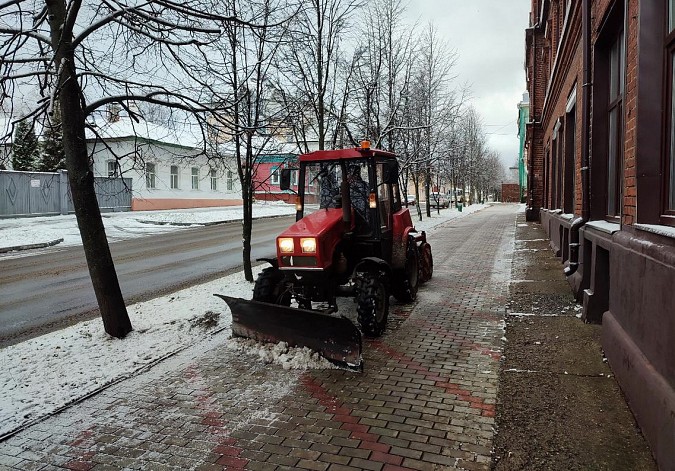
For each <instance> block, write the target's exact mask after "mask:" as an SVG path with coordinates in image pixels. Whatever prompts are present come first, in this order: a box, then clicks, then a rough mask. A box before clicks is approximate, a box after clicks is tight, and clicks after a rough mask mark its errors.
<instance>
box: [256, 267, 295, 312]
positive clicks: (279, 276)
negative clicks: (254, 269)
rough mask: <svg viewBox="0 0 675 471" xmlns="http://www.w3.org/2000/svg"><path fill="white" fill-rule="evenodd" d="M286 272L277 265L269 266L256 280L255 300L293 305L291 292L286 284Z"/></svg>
mask: <svg viewBox="0 0 675 471" xmlns="http://www.w3.org/2000/svg"><path fill="white" fill-rule="evenodd" d="M283 281H284V274H283V273H281V270H279V269H278V268H276V267H267V268H265V269H264V270H263V271H262V272H260V275H258V278H257V279H256V280H255V286H254V287H253V300H254V301H262V302H264V303H272V304H281V305H282V306H290V305H291V293H289V292H288V291H287V290H286V288H285V286H284V282H283Z"/></svg>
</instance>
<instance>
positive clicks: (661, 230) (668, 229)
mask: <svg viewBox="0 0 675 471" xmlns="http://www.w3.org/2000/svg"><path fill="white" fill-rule="evenodd" d="M633 227H634V228H635V229H639V230H641V231H645V232H651V233H652V234H658V235H660V236H664V237H669V238H671V239H675V227H672V226H661V225H657V224H634V225H633Z"/></svg>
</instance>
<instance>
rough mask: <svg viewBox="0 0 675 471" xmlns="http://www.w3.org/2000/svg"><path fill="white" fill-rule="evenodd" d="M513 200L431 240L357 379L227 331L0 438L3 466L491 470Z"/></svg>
mask: <svg viewBox="0 0 675 471" xmlns="http://www.w3.org/2000/svg"><path fill="white" fill-rule="evenodd" d="M518 208H519V207H518V206H507V205H501V206H493V207H490V208H487V209H485V210H483V211H480V212H478V213H475V214H473V215H471V217H466V218H463V219H459V220H456V221H449V222H447V223H445V225H444V226H443V227H441V228H438V229H436V230H435V231H434V232H433V233H432V234H431V235H430V241H431V244H432V246H433V252H434V277H433V279H432V280H431V281H430V282H428V283H427V284H426V285H424V286H423V287H422V288H421V289H420V291H419V294H418V300H417V302H416V303H414V304H413V305H400V304H396V303H394V304H392V307H391V313H390V316H391V317H390V323H389V328H388V331H387V333H386V334H385V335H384V336H383V337H382V338H380V339H377V340H372V341H366V342H364V361H365V368H364V371H363V373H355V372H350V371H343V370H335V369H327V370H309V371H295V370H291V371H285V370H283V369H280V368H279V367H278V366H274V365H266V364H264V363H262V362H261V360H260V359H259V358H257V357H254V356H252V355H250V354H247V353H242V352H241V351H238V350H236V349H233V348H232V347H231V346H228V345H226V344H225V342H224V340H225V339H226V337H227V335H228V334H227V333H226V332H223V333H221V334H218V335H216V336H214V337H213V338H211V339H210V340H208V341H205V342H203V343H200V344H199V345H195V346H194V347H192V348H190V349H187V350H185V351H183V352H181V353H180V354H178V355H176V356H175V357H173V358H170V359H168V360H166V361H165V362H163V363H161V364H160V365H158V366H156V367H155V368H153V369H151V370H150V371H147V372H145V373H143V374H141V375H138V376H136V377H134V378H131V379H128V380H126V381H123V382H120V383H118V384H115V385H113V386H111V387H109V388H108V389H106V390H105V391H103V392H102V393H100V394H98V395H96V396H94V397H91V398H89V399H86V400H85V401H83V402H81V403H79V404H77V405H74V406H73V407H71V408H69V409H67V410H66V411H64V412H62V413H60V414H58V415H56V416H54V417H51V418H49V419H47V420H45V421H43V422H41V423H39V424H37V425H35V426H32V427H30V428H29V429H27V430H25V431H23V432H21V433H19V434H18V435H16V436H14V437H12V438H10V439H8V440H6V441H4V442H3V443H0V466H2V467H4V468H7V469H21V470H37V469H72V470H89V469H95V470H108V469H110V470H114V469H144V470H165V469H166V470H169V469H198V470H217V469H218V470H219V469H251V470H255V469H265V470H272V469H310V470H363V469H367V470H402V469H415V470H434V469H467V470H487V469H489V467H490V460H491V456H490V453H491V448H492V440H493V434H494V420H495V419H494V416H495V402H496V395H497V381H498V366H499V359H500V356H501V350H502V338H503V335H504V313H505V310H504V305H505V300H506V297H507V291H508V281H509V279H510V267H511V256H512V248H513V237H514V228H515V223H514V221H515V217H516V212H517V210H518ZM392 302H393V300H392ZM73 374H77V373H76V372H73Z"/></svg>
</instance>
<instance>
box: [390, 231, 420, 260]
mask: <svg viewBox="0 0 675 471" xmlns="http://www.w3.org/2000/svg"><path fill="white" fill-rule="evenodd" d="M416 233H417V230H415V228H414V227H412V226H408V227H406V228H405V229H403V233H402V234H401V236H400V237H396V238H395V239H394V240H393V243H392V248H391V267H392V268H393V269H395V270H397V269H400V268H403V267H404V266H405V258H406V254H407V251H408V241H409V240H410V241H413V240H415V234H416Z"/></svg>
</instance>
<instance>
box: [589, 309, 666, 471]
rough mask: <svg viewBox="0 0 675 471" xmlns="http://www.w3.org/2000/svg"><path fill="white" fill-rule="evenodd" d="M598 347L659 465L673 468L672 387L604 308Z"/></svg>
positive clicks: (660, 467) (663, 467) (662, 467)
mask: <svg viewBox="0 0 675 471" xmlns="http://www.w3.org/2000/svg"><path fill="white" fill-rule="evenodd" d="M602 347H603V349H604V351H605V356H606V357H607V359H608V360H609V365H610V367H611V368H612V370H613V371H614V374H615V375H616V377H617V379H618V380H619V384H620V385H621V389H622V390H623V392H624V394H625V396H626V399H627V401H628V404H629V406H630V408H631V409H632V411H633V414H634V415H635V417H636V419H637V421H638V423H639V425H640V428H641V429H642V433H643V434H644V436H645V437H646V438H647V441H648V442H649V444H650V446H651V449H652V453H653V454H654V457H655V458H656V462H657V464H658V466H659V469H675V447H673V443H675V390H674V389H673V387H672V386H671V385H670V384H669V383H668V381H666V380H665V378H664V377H663V376H661V375H660V374H659V373H658V372H657V371H656V370H655V369H654V367H653V365H652V364H651V363H650V362H649V360H648V359H647V357H645V356H644V355H643V354H642V352H641V351H640V349H639V348H638V347H637V345H636V344H635V343H634V342H633V341H632V339H631V338H630V336H629V335H628V334H627V333H626V331H625V330H624V329H623V327H622V326H621V324H619V322H618V321H617V319H616V318H615V316H614V315H613V314H612V313H611V312H609V311H607V312H605V314H604V316H603V318H602Z"/></svg>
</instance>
